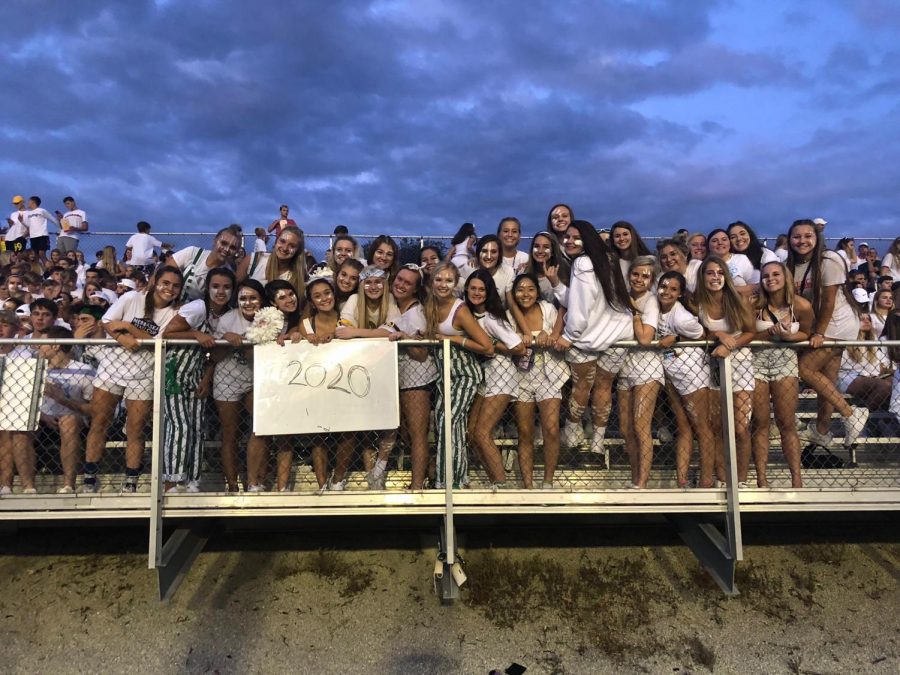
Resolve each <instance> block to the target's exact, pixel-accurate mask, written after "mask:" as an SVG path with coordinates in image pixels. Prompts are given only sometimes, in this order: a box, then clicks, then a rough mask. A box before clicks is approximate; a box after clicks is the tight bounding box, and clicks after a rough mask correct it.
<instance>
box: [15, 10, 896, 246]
mask: <svg viewBox="0 0 900 675" xmlns="http://www.w3.org/2000/svg"><path fill="white" fill-rule="evenodd" d="M56 5H59V6H56ZM876 9H877V8H875V9H873V8H869V9H866V10H865V12H863V11H862V10H860V11H861V12H862V13H861V14H860V17H861V19H860V20H869V19H868V18H867V17H871V16H873V12H875V10H876ZM719 11H722V5H720V3H718V2H690V3H683V2H654V3H620V2H597V1H594V2H588V1H585V2H575V3H558V2H549V1H542V2H533V3H525V4H523V3H513V2H495V3H479V4H476V3H466V2H440V1H438V0H423V1H422V2H415V3H401V2H393V1H390V0H384V1H378V2H372V3H369V4H363V3H358V2H329V3H297V4H290V3H285V4H284V5H282V4H279V5H278V6H277V11H275V10H274V9H273V8H271V7H270V6H268V5H266V4H262V3H244V2H211V1H209V2H191V3H184V2H171V3H170V2H124V3H108V2H99V1H98V2H89V1H83V2H78V3H54V4H53V6H51V5H50V4H49V3H48V4H44V3H34V2H25V1H23V0H8V1H7V2H6V3H4V5H3V8H2V9H0V18H3V19H7V21H5V22H4V23H5V25H7V26H10V25H16V26H19V27H21V28H19V30H18V32H17V33H16V39H15V40H14V41H13V43H12V46H11V47H10V48H9V50H8V51H7V53H6V54H5V55H4V56H3V57H2V59H3V66H4V67H3V68H0V85H2V86H3V88H4V91H6V92H16V93H17V94H18V95H10V96H7V97H6V98H5V100H4V116H3V118H0V139H2V142H3V143H2V145H3V153H2V156H0V181H2V183H3V184H4V185H6V186H7V191H8V192H11V193H12V192H39V193H41V194H44V195H48V197H46V198H47V199H52V200H55V199H56V197H51V195H59V196H62V195H63V194H66V193H69V192H77V193H78V194H79V200H80V202H81V203H82V205H83V206H85V207H86V208H90V210H91V211H92V213H93V214H94V216H93V217H92V220H93V221H94V223H95V224H96V225H98V226H100V225H102V226H105V227H110V228H114V227H129V228H130V227H131V224H132V223H133V222H135V221H136V220H138V219H140V218H146V219H148V220H151V221H152V222H154V224H155V225H156V226H157V229H187V228H201V227H202V228H204V229H207V230H209V229H215V228H216V227H218V226H220V225H221V224H224V223H228V222H232V221H239V222H244V223H245V224H247V225H248V226H251V227H252V226H253V225H257V224H261V223H263V222H268V220H269V219H270V218H271V217H272V213H271V212H272V211H274V210H275V207H276V206H277V204H279V203H280V202H282V201H288V202H289V203H291V204H292V206H293V208H294V211H295V212H296V213H298V215H299V220H300V221H301V222H302V223H303V224H304V225H305V226H306V227H307V228H308V229H310V230H312V231H321V232H327V231H330V230H331V228H332V227H333V225H334V223H336V222H342V223H347V224H349V225H351V227H353V228H354V229H355V230H357V231H367V232H378V231H380V230H391V231H401V230H407V231H410V232H421V231H423V230H425V229H430V230H437V229H444V230H449V229H452V228H455V226H457V225H458V224H459V223H460V222H462V221H464V220H474V221H476V222H480V223H490V224H493V221H495V220H497V219H499V217H500V216H502V215H506V214H509V213H514V214H518V215H520V216H521V217H522V219H523V221H524V222H525V223H526V228H527V229H536V228H537V227H538V226H540V225H541V224H542V222H543V219H544V217H545V215H546V210H547V208H548V207H549V205H550V204H552V203H555V202H557V201H567V202H571V203H573V204H577V205H579V208H578V211H579V215H585V216H589V217H591V218H592V219H594V220H595V221H598V222H610V221H612V220H615V219H618V218H620V217H629V219H631V218H634V220H635V222H638V223H644V224H645V226H646V227H647V228H648V229H649V230H651V231H652V230H659V229H666V230H667V229H668V228H669V226H670V224H677V225H681V224H685V225H689V224H690V223H694V222H696V223H698V224H699V223H703V222H713V221H715V220H718V219H721V220H726V219H731V218H732V214H733V213H735V212H740V213H744V212H747V211H749V212H752V213H755V214H759V217H760V218H761V219H768V220H775V217H774V216H772V215H771V211H772V209H775V208H777V209H781V211H784V212H787V211H789V210H790V208H792V204H793V203H794V202H795V200H797V199H798V195H800V197H802V199H808V200H809V201H812V200H813V198H818V199H820V200H823V199H830V198H832V197H833V198H834V199H837V198H838V197H839V196H842V195H846V191H842V190H838V189H835V190H833V191H825V190H824V186H823V184H822V183H815V182H813V181H810V182H809V183H808V184H807V182H806V181H803V180H797V177H796V176H794V175H792V172H793V171H794V170H795V169H796V168H797V166H796V165H795V164H794V163H792V162H789V161H786V160H785V156H784V155H785V153H786V152H788V151H795V150H796V147H797V146H798V141H796V140H794V139H779V142H780V143H781V144H782V145H781V146H780V147H778V148H776V149H775V150H776V152H775V153H774V156H771V157H766V158H761V157H758V156H755V155H754V154H753V153H752V152H748V153H747V155H746V156H740V157H731V156H729V161H728V163H724V162H722V161H721V160H719V159H718V158H715V157H714V158H713V160H710V159H708V158H707V159H702V157H704V156H706V157H708V155H709V153H708V147H709V145H710V143H716V142H720V141H721V142H728V143H734V142H735V140H736V139H737V138H739V137H740V134H741V131H740V130H737V129H735V127H734V125H732V124H731V123H729V122H728V121H727V120H724V119H719V118H717V117H716V116H715V115H710V114H709V113H708V112H707V111H705V110H703V109H702V108H698V109H697V114H696V118H695V120H694V121H692V122H690V123H685V122H683V121H675V120H674V119H669V118H667V116H666V115H665V114H664V113H657V114H650V113H647V112H643V113H642V112H638V108H639V107H641V106H640V104H642V103H644V102H646V101H650V100H660V99H665V98H674V99H680V100H690V99H691V97H693V96H700V95H705V94H708V93H709V92H711V91H716V90H720V89H731V90H739V91H746V92H750V93H751V96H752V95H758V94H759V93H760V92H777V93H780V92H800V91H809V92H811V93H812V94H816V93H817V92H818V94H819V95H824V92H825V91H828V88H829V87H830V86H834V87H838V90H836V91H839V92H840V95H842V96H843V95H845V94H846V93H847V92H850V91H856V90H857V89H864V88H865V87H868V88H869V90H870V91H871V92H872V93H873V94H876V93H880V92H882V91H883V92H884V93H885V94H887V93H888V91H889V90H890V88H891V87H892V86H893V80H891V79H888V78H887V77H884V78H882V79H878V78H872V79H871V81H861V80H860V78H859V77H858V73H859V72H860V71H861V70H867V69H868V70H871V69H872V67H873V66H874V65H878V66H879V68H880V69H881V70H883V71H885V73H886V72H887V71H888V70H889V69H890V68H889V67H888V63H892V61H891V60H890V59H889V58H888V57H887V56H886V55H885V54H883V53H881V52H879V51H878V50H877V48H876V47H859V46H854V45H853V44H852V43H849V42H848V43H847V44H844V45H836V46H835V47H834V49H833V50H832V52H831V58H830V59H828V62H827V63H826V64H825V65H824V66H822V68H821V69H820V70H819V71H810V70H808V69H807V68H805V67H804V66H803V65H802V63H803V60H802V58H801V57H799V56H796V55H793V56H791V55H786V54H785V53H781V52H773V51H763V50H761V49H760V50H750V49H745V48H740V47H737V46H734V45H732V44H726V43H724V42H722V41H717V40H715V39H714V37H713V32H714V31H713V23H714V22H713V18H714V17H715V15H716V12H719ZM23 16H27V17H28V19H29V20H28V21H21V20H15V19H16V18H19V17H23ZM792 20H793V21H795V22H796V21H798V19H796V18H794V19H792ZM893 58H896V57H893ZM893 72H896V69H894V70H893ZM892 75H893V73H891V76H892ZM823 78H824V80H823ZM879 87H881V89H879ZM833 95H834V97H835V98H839V95H838V94H837V93H835V94H833ZM845 98H846V96H845ZM641 109H644V108H641ZM851 117H852V116H851ZM854 119H856V118H854ZM856 124H858V126H859V128H861V129H862V128H864V127H865V124H864V123H863V121H861V120H859V121H857V122H856ZM822 133H823V134H824V135H825V136H827V135H828V134H827V133H826V132H824V131H823V132H822ZM870 141H871V139H870ZM827 142H828V143H831V144H833V145H834V146H835V151H834V153H833V154H831V155H830V156H829V157H828V161H829V162H830V163H834V164H835V168H834V175H835V180H838V178H839V176H840V175H841V172H842V171H843V170H845V168H846V167H848V166H849V167H852V168H853V169H855V170H858V169H859V166H858V162H857V161H854V157H855V153H854V150H853V148H855V147H858V146H859V144H860V140H859V138H858V137H854V136H853V134H849V133H846V131H843V132H842V131H840V130H839V131H838V132H835V135H833V136H831V137H829V138H828V139H827ZM878 146H879V144H878V143H874V142H873V143H871V146H870V149H872V150H876V151H877V150H879V149H880V150H881V151H882V152H888V151H890V149H892V148H893V149H896V148H894V147H893V144H888V143H882V144H881V148H879V147H878ZM768 147H769V148H770V149H771V148H772V146H771V145H769V146H768ZM701 149H706V150H705V151H704V152H702V153H701V152H700V150H701ZM842 151H843V152H842ZM886 173H887V175H890V174H891V172H886ZM850 183H851V184H853V185H854V186H855V187H856V188H857V189H859V190H861V191H862V193H865V194H870V195H872V197H871V199H869V200H868V201H866V202H865V204H864V206H865V209H866V210H867V212H868V211H874V210H877V209H879V208H883V203H884V201H883V200H882V199H881V198H880V197H878V196H877V195H876V194H875V192H874V190H875V186H876V185H879V186H880V184H881V183H880V182H879V181H876V182H875V183H872V184H864V182H863V181H858V180H853V181H850ZM799 186H805V189H806V190H808V192H803V193H802V194H801V192H802V191H801V190H800V187H799ZM779 200H781V201H780V202H779ZM719 214H721V215H719Z"/></svg>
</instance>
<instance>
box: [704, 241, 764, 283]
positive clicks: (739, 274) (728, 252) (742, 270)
mask: <svg viewBox="0 0 900 675" xmlns="http://www.w3.org/2000/svg"><path fill="white" fill-rule="evenodd" d="M706 243H707V246H708V247H709V255H714V256H718V257H719V258H721V259H722V261H723V262H724V263H725V264H726V265H727V266H728V273H729V275H730V276H731V280H732V285H733V286H734V287H735V289H736V290H737V292H738V293H740V294H741V295H742V296H745V297H748V296H751V295H755V294H756V287H755V286H752V285H751V284H750V280H751V279H752V278H753V263H751V262H750V258H748V257H747V256H745V255H744V254H743V253H735V252H734V250H733V249H732V248H731V239H730V238H729V236H728V232H726V231H725V230H723V229H721V228H718V229H715V230H713V231H712V232H710V233H709V237H707V239H706Z"/></svg>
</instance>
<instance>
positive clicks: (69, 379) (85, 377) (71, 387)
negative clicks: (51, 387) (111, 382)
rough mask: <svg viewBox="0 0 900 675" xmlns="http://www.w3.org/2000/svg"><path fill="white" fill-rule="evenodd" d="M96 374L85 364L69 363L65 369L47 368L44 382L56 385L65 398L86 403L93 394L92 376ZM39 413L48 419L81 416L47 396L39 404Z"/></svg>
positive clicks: (78, 362)
mask: <svg viewBox="0 0 900 675" xmlns="http://www.w3.org/2000/svg"><path fill="white" fill-rule="evenodd" d="M96 374H97V373H96V372H94V369H93V368H91V366H89V365H88V364H86V363H82V362H81V361H69V363H68V365H66V367H65V368H48V369H47V377H46V380H45V381H46V382H50V383H53V384H55V385H58V386H59V387H60V388H61V389H62V390H63V393H64V394H65V396H66V398H72V399H75V400H81V401H82V402H84V403H87V402H88V401H90V400H91V396H93V394H94V376H95V375H96ZM41 412H42V413H44V414H45V415H49V416H50V417H62V416H63V415H80V414H81V413H79V412H78V411H76V410H73V409H72V408H68V407H66V406H64V405H63V404H62V403H59V402H58V401H54V400H53V399H52V398H50V397H49V396H44V401H43V402H42V403H41Z"/></svg>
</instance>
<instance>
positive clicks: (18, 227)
mask: <svg viewBox="0 0 900 675" xmlns="http://www.w3.org/2000/svg"><path fill="white" fill-rule="evenodd" d="M20 214H22V219H23V221H24V219H25V216H24V214H25V211H19V210H18V209H16V210H15V211H13V212H12V213H11V214H10V215H9V219H10V220H11V221H13V224H12V225H10V226H9V229H8V230H7V231H6V241H13V240H14V239H21V238H22V237H27V236H28V226H27V225H26V224H25V223H24V222H19V215H20Z"/></svg>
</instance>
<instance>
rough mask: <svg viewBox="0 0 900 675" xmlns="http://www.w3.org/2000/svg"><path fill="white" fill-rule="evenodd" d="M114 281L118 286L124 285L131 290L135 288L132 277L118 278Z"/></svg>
mask: <svg viewBox="0 0 900 675" xmlns="http://www.w3.org/2000/svg"><path fill="white" fill-rule="evenodd" d="M116 283H117V284H118V285H119V286H124V287H125V288H130V289H131V290H135V289H136V288H137V284H136V283H134V279H119V280H118V281H117V282H116Z"/></svg>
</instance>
